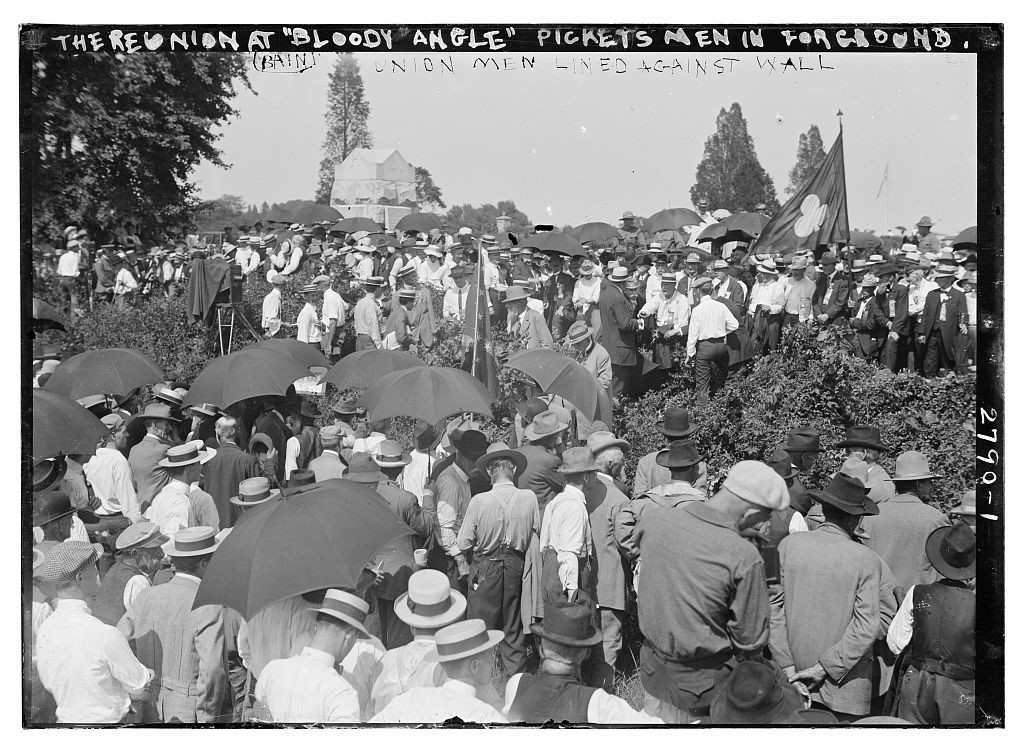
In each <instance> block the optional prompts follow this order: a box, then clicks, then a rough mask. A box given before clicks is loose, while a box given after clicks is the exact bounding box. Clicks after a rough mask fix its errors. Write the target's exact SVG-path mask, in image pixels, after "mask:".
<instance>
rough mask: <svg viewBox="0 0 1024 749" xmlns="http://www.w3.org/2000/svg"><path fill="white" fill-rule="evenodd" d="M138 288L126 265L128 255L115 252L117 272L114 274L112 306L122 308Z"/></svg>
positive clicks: (136, 281) (137, 283)
mask: <svg viewBox="0 0 1024 749" xmlns="http://www.w3.org/2000/svg"><path fill="white" fill-rule="evenodd" d="M138 289H139V282H138V280H137V279H136V278H135V275H134V274H133V273H132V271H131V269H130V268H129V266H128V257H127V255H125V254H124V253H123V252H119V253H117V273H116V274H114V306H115V307H116V308H117V309H124V308H125V305H127V304H128V300H129V299H131V295H132V294H134V293H135V292H136V291H138Z"/></svg>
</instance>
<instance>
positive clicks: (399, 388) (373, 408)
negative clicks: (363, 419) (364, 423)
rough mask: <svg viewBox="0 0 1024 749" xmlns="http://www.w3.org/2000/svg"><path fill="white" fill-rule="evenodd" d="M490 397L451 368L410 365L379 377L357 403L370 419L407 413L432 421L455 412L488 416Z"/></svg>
mask: <svg viewBox="0 0 1024 749" xmlns="http://www.w3.org/2000/svg"><path fill="white" fill-rule="evenodd" d="M492 401H493V398H492V397H491V394H490V393H489V392H488V391H487V388H486V387H484V385H483V383H481V382H480V380H478V379H476V378H475V377H474V376H473V375H471V374H469V373H468V372H463V371H462V370H461V369H453V368H452V367H412V368H410V369H403V370H402V371H400V372H394V373H392V374H389V375H386V376H384V377H381V378H380V379H379V380H378V381H377V382H375V383H374V384H372V385H370V388H369V390H367V391H366V393H364V394H363V397H362V398H361V399H360V403H359V405H361V406H365V407H366V410H367V411H368V412H369V415H370V419H371V421H380V420H381V419H390V418H393V417H395V416H409V417H411V418H417V419H423V420H424V421H426V422H427V423H429V424H436V423H437V422H439V421H441V419H445V418H447V417H449V416H452V415H454V414H459V413H475V414H481V415H483V416H490V415H491V402H492Z"/></svg>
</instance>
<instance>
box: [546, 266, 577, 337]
mask: <svg viewBox="0 0 1024 749" xmlns="http://www.w3.org/2000/svg"><path fill="white" fill-rule="evenodd" d="M549 265H550V267H551V277H550V278H549V279H548V280H547V281H545V282H544V301H545V302H547V308H546V309H545V310H544V317H545V320H546V321H547V324H548V328H549V329H550V330H551V333H552V335H554V337H555V339H556V340H561V339H562V338H564V337H565V332H566V331H567V330H568V329H569V326H570V325H572V323H573V322H574V321H575V320H576V310H575V308H574V307H573V306H572V291H573V288H575V286H576V280H575V279H574V278H573V277H572V276H571V275H569V274H568V273H566V272H565V271H563V270H562V259H561V258H560V257H557V256H554V257H552V258H551V260H550V261H549Z"/></svg>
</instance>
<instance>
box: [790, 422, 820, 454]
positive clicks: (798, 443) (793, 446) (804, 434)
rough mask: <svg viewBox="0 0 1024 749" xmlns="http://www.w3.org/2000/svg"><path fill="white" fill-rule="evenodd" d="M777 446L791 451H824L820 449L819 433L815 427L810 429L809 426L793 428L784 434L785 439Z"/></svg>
mask: <svg viewBox="0 0 1024 749" xmlns="http://www.w3.org/2000/svg"><path fill="white" fill-rule="evenodd" d="M779 447H780V448H781V449H783V450H785V451H786V452H791V453H820V452H824V450H822V449H821V435H820V434H819V433H818V430H817V429H811V428H810V427H801V428H800V429H793V430H792V431H790V433H789V434H787V435H786V441H785V442H784V443H782V444H781V445H779Z"/></svg>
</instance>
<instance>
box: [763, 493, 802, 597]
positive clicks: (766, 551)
mask: <svg viewBox="0 0 1024 749" xmlns="http://www.w3.org/2000/svg"><path fill="white" fill-rule="evenodd" d="M794 514H796V510H794V509H793V508H792V507H787V508H786V509H785V510H775V511H774V512H772V514H771V515H769V516H768V521H767V522H766V523H765V525H764V526H761V528H762V530H761V537H762V539H767V541H765V540H758V542H757V550H758V551H759V552H760V554H761V560H762V561H763V562H764V576H765V579H766V580H767V581H768V584H769V585H774V584H777V583H779V582H781V578H780V575H779V566H780V564H779V544H780V543H782V539H784V538H785V537H786V536H788V535H789V521H790V520H792V519H793V515H794Z"/></svg>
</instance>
